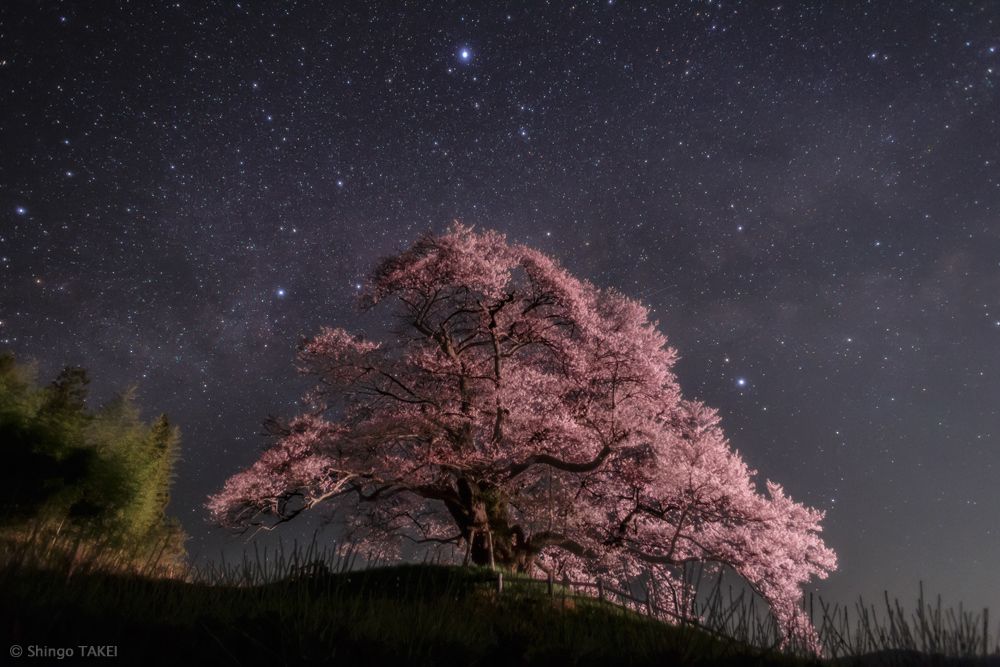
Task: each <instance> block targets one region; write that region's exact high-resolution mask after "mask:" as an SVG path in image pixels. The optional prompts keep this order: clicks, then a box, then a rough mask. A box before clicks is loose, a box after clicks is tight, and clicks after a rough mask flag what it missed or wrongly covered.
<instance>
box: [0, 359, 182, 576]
mask: <svg viewBox="0 0 1000 667" xmlns="http://www.w3.org/2000/svg"><path fill="white" fill-rule="evenodd" d="M89 384H90V379H89V377H88V374H87V372H86V370H84V369H83V368H79V367H67V368H64V369H63V370H62V371H61V372H60V373H59V374H58V376H57V377H56V378H55V379H54V380H53V381H52V382H51V383H50V384H48V385H47V386H44V387H42V386H38V385H37V383H36V378H35V371H34V368H33V367H32V366H29V365H25V364H19V363H18V362H17V361H16V359H15V358H14V356H13V355H11V354H9V353H7V354H2V355H0V448H2V449H3V452H4V454H5V456H6V460H7V461H8V464H6V465H4V466H2V467H0V526H2V527H4V528H8V529H11V528H13V529H17V528H22V527H25V526H29V525H34V526H45V527H47V528H52V529H54V530H63V529H68V528H71V529H74V530H76V531H79V532H80V533H82V534H84V535H88V536H100V538H101V539H103V540H105V541H107V542H109V543H110V544H113V545H117V546H129V547H138V546H142V545H148V546H153V545H158V546H159V547H162V548H164V549H165V553H164V555H165V556H166V557H167V558H172V559H175V560H176V559H180V558H183V555H184V548H183V542H184V539H185V536H184V534H183V531H182V530H181V527H180V524H179V523H178V522H177V521H176V520H175V519H172V518H170V517H168V516H167V515H166V509H167V504H168V503H169V500H170V487H171V484H172V481H173V467H174V463H175V462H176V460H177V457H178V454H179V445H180V435H179V431H178V428H177V427H176V426H174V425H173V424H171V423H170V421H169V420H168V419H167V417H166V415H160V416H159V417H157V418H156V419H155V420H153V421H152V422H151V423H149V424H147V423H144V422H143V421H142V419H141V418H140V414H139V410H138V408H137V407H136V404H135V389H134V388H129V389H126V390H125V391H123V392H122V393H121V394H119V395H118V396H116V397H115V398H114V399H113V400H111V401H109V402H107V403H106V404H105V405H103V406H101V407H100V408H98V409H97V410H90V409H89V408H88V406H87V393H88V385H89Z"/></svg>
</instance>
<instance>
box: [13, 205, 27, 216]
mask: <svg viewBox="0 0 1000 667" xmlns="http://www.w3.org/2000/svg"><path fill="white" fill-rule="evenodd" d="M14 212H15V213H17V214H18V215H26V214H27V213H28V209H26V208H24V207H23V206H18V207H17V208H15V209H14Z"/></svg>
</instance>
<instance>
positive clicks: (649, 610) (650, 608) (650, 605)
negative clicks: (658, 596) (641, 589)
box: [646, 581, 653, 616]
mask: <svg viewBox="0 0 1000 667" xmlns="http://www.w3.org/2000/svg"><path fill="white" fill-rule="evenodd" d="M646 613H647V614H648V615H650V616H652V615H653V597H652V596H651V595H650V593H649V581H646Z"/></svg>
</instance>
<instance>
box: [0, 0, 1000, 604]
mask: <svg viewBox="0 0 1000 667" xmlns="http://www.w3.org/2000/svg"><path fill="white" fill-rule="evenodd" d="M998 84H1000V7H998V6H997V5H996V4H994V3H989V2H984V3H964V4H961V5H959V4H957V3H935V2H928V3H923V4H921V3H907V4H906V5H905V6H904V5H902V4H899V3H883V4H882V5H869V4H867V3H866V4H861V3H858V4H856V5H850V6H849V3H829V2H813V3H791V2H789V3H781V4H779V3H775V2H753V3H749V4H746V5H740V4H738V3H730V2H723V3H714V2H708V3H686V2H685V3H678V4H677V5H669V4H666V3H655V4H650V5H648V6H643V5H640V4H638V3H625V2H608V1H607V0H605V1H603V2H598V3H589V2H581V3H577V4H575V5H570V4H567V3H545V4H543V3H534V2H532V3H524V4H518V5H514V4H506V3H492V2H490V3H486V2H484V3H481V4H479V5H459V4H434V5H432V4H431V3H424V2H412V3H404V2H391V3H385V4H383V5H374V4H371V5H369V4H358V3H354V4H352V3H339V2H338V3H324V4H322V5H321V4H320V3H311V4H306V3H252V4H251V3H244V4H240V3H236V2H227V3H213V2H201V1H199V2H194V1H185V2H176V3H129V4H128V5H127V6H124V7H115V6H113V5H112V4H111V3H69V2H66V3H46V5H45V6H43V5H41V4H40V3H29V2H24V3H18V2H4V3H2V7H0V90H2V95H3V102H2V105H0V225H2V227H0V284H2V293H0V322H2V324H0V347H3V348H4V349H10V350H13V351H14V352H15V353H17V354H18V355H19V356H21V357H24V358H34V359H37V361H38V364H39V369H40V371H41V375H42V377H49V376H51V375H52V374H53V373H54V372H56V370H58V368H59V367H61V366H62V365H64V364H82V365H84V366H86V367H88V368H89V369H91V371H92V373H93V375H94V378H95V382H94V389H95V392H94V393H95V396H94V399H95V400H96V401H100V400H102V399H104V398H107V397H108V396H109V395H110V392H112V391H113V390H114V389H116V388H120V387H123V386H125V385H128V384H133V383H134V384H137V385H138V386H139V395H140V399H141V404H142V406H143V408H144V411H145V414H146V415H148V416H152V415H153V414H155V413H157V412H160V411H166V412H167V413H168V414H169V415H170V416H171V417H172V419H173V420H175V421H176V422H177V423H178V424H179V425H180V427H181V429H182V434H183V440H184V460H183V461H182V463H181V465H180V468H179V477H178V481H177V486H176V490H175V493H174V500H173V504H172V510H173V511H174V513H175V514H177V515H178V516H180V517H181V518H182V520H183V521H184V523H185V526H186V527H187V529H188V530H189V532H190V533H191V534H192V536H193V538H192V540H191V543H190V549H191V551H192V552H198V553H217V552H218V550H219V548H221V545H223V544H226V537H225V536H224V535H223V534H222V533H221V532H219V531H218V530H216V529H213V528H211V527H210V526H208V525H207V524H206V523H205V512H204V510H203V509H202V507H201V505H202V503H203V502H204V499H205V496H206V495H207V494H208V493H210V492H212V491H215V490H216V489H218V488H219V486H220V485H221V483H222V481H223V480H224V479H225V477H227V476H228V475H229V474H231V473H233V472H235V471H237V470H238V469H239V468H240V467H241V466H244V465H246V464H247V463H249V462H250V461H252V460H253V459H254V458H255V457H256V454H257V453H258V452H259V449H260V447H262V446H263V445H264V444H265V443H266V441H265V440H263V439H262V438H261V437H260V436H259V435H258V433H259V431H260V423H261V421H262V419H264V418H265V417H266V416H267V415H268V414H276V415H279V416H290V415H291V414H293V413H294V411H295V408H296V402H297V399H298V396H299V394H300V392H301V390H302V389H303V381H302V380H301V379H300V378H298V377H296V374H295V371H294V360H293V353H294V348H295V345H296V343H297V342H298V341H299V340H300V338H301V337H302V336H304V335H308V334H311V333H314V332H316V331H317V330H318V328H319V327H320V325H322V324H330V325H339V326H347V327H352V328H364V326H365V324H366V322H365V320H364V319H363V318H359V316H358V315H357V314H356V312H355V310H354V309H353V301H354V298H355V296H356V295H357V293H358V290H359V288H360V286H361V285H362V283H363V281H364V279H365V275H366V271H367V270H368V269H369V268H370V267H371V266H372V264H373V262H374V261H376V260H377V259H378V258H379V257H382V256H384V255H386V254H389V253H392V252H394V251H397V250H399V249H401V248H403V247H405V246H406V245H408V244H409V243H410V242H411V241H412V240H413V239H414V238H416V236H417V235H418V234H420V233H421V232H424V231H438V232H440V231H443V230H444V229H445V228H446V226H447V225H448V224H449V222H450V221H451V220H453V219H459V220H462V221H463V222H465V223H468V224H472V225H476V226H477V227H486V228H495V229H498V230H500V231H502V232H504V233H506V234H507V235H508V238H509V239H510V240H513V241H518V242H524V243H528V244H531V245H533V246H536V247H538V248H540V249H542V250H543V251H545V252H547V253H550V254H552V255H553V256H555V257H557V258H558V259H559V260H560V261H561V262H562V263H563V264H564V265H565V266H567V267H568V268H569V269H570V270H571V271H573V272H574V273H576V274H577V275H579V276H581V277H584V278H587V279H589V280H591V281H593V282H594V283H596V284H597V285H600V286H612V287H616V288H618V289H620V290H622V291H624V292H625V293H626V294H629V295H631V296H633V297H635V298H637V299H639V300H641V301H642V302H644V303H646V304H648V305H649V306H650V307H651V309H652V310H653V312H654V316H655V317H656V318H657V319H659V321H660V323H661V326H662V328H663V330H664V331H665V332H666V333H667V335H668V337H669V338H670V341H671V343H672V344H673V345H674V346H675V347H677V348H678V350H679V351H680V354H681V361H680V362H679V364H678V367H677V371H678V374H679V377H680V381H681V385H682V387H683V388H684V389H685V391H686V392H687V395H688V396H691V397H698V398H701V399H703V400H705V401H707V402H708V403H710V404H712V405H715V406H717V407H718V408H719V409H720V411H721V413H722V415H723V420H724V421H723V424H724V426H725V428H726V429H727V432H728V434H729V436H730V439H731V441H732V444H733V446H734V447H736V448H737V449H738V450H739V451H740V452H741V454H743V456H745V458H746V459H747V460H748V462H749V464H750V465H751V466H752V467H753V468H756V469H757V470H758V471H759V473H760V476H761V477H767V478H771V479H774V480H776V481H778V482H780V483H782V484H783V485H784V486H785V488H786V489H787V490H788V492H789V493H790V494H791V495H792V496H793V497H795V498H797V499H799V500H802V501H804V502H806V503H808V504H810V505H814V506H817V507H821V508H824V509H826V510H827V512H828V514H827V518H826V520H825V526H826V536H825V537H826V540H827V542H828V543H829V544H830V545H831V546H832V547H833V548H834V549H836V550H837V552H838V554H839V556H840V561H841V568H840V571H839V572H837V573H835V574H834V575H833V576H832V577H831V578H830V579H829V580H828V581H826V582H823V583H822V584H821V585H819V586H818V588H817V589H816V590H819V591H820V592H822V593H823V594H825V595H829V596H833V597H836V598H838V599H841V600H852V599H854V598H855V597H856V596H857V595H858V594H864V595H865V596H866V597H874V596H877V595H880V594H881V591H882V590H883V589H888V590H889V591H890V592H891V593H894V594H898V595H900V596H901V598H903V599H904V600H910V599H912V598H913V597H914V596H915V595H916V591H917V583H918V581H919V580H921V579H923V580H924V581H925V587H926V588H927V589H929V590H931V591H940V592H942V593H943V594H944V596H945V602H946V603H947V602H949V601H950V602H954V603H957V602H958V601H959V600H963V601H964V602H965V603H966V604H967V605H969V606H982V605H986V604H989V605H990V606H991V607H993V608H1000V578H998V577H997V576H996V572H995V564H996V563H998V562H1000V518H998V517H1000V511H998V510H1000V484H998V483H997V480H998V478H1000V442H998V436H1000V414H998V406H1000V220H998V205H1000V171H998V166H1000V128H998V126H997V121H996V119H997V115H998V109H1000V106H998V99H997V98H998V95H997V85H998ZM287 528H288V530H287V532H286V534H287V535H288V536H289V537H294V536H296V535H298V534H299V533H297V532H296V531H297V530H298V531H300V532H301V531H302V530H303V529H299V528H296V527H294V526H288V527H287Z"/></svg>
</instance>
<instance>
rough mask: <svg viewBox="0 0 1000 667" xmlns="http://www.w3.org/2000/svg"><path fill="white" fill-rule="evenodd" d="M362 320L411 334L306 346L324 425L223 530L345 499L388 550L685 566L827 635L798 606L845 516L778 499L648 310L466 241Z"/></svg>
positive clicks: (484, 559)
mask: <svg viewBox="0 0 1000 667" xmlns="http://www.w3.org/2000/svg"><path fill="white" fill-rule="evenodd" d="M362 305H363V307H364V308H374V307H376V306H387V307H388V308H389V312H390V313H391V315H392V318H391V319H392V323H391V325H388V326H386V329H385V331H384V332H382V334H383V335H381V336H379V337H377V338H367V337H362V336H360V335H355V334H352V333H350V332H348V331H346V330H344V329H339V328H337V329H335V328H324V329H322V330H321V331H320V332H319V333H318V334H317V335H316V336H314V337H311V338H308V339H306V340H304V341H303V342H302V344H301V346H300V348H299V354H298V360H299V370H300V371H301V372H303V373H307V374H309V375H311V376H312V377H314V378H315V381H316V384H315V387H314V389H313V390H311V391H310V392H309V393H308V394H307V395H306V397H305V399H304V403H305V410H304V411H303V412H302V414H300V415H298V416H296V417H294V418H292V419H291V420H290V421H289V422H287V423H282V424H279V425H277V426H276V427H275V429H274V432H275V434H276V435H277V439H276V443H275V444H274V445H273V447H271V448H270V449H268V450H267V451H265V452H264V453H263V455H262V456H261V457H260V459H259V460H258V461H257V462H256V463H254V464H253V465H252V466H251V467H250V468H248V469H247V470H244V471H242V472H240V473H238V474H236V475H234V476H233V477H231V478H230V479H229V480H228V481H227V482H226V483H225V486H224V488H223V489H222V490H221V491H220V492H219V493H218V494H216V495H214V496H212V497H211V498H210V499H209V502H208V508H209V509H210V512H211V516H212V518H213V519H214V520H215V521H217V522H219V523H221V524H223V525H227V526H231V527H234V528H238V529H245V528H247V527H251V526H262V527H273V526H274V525H276V524H277V523H281V522H284V521H287V520H290V519H291V518H293V517H295V516H298V515H299V514H301V513H302V512H303V511H305V510H307V509H309V508H312V507H315V506H317V505H319V504H321V503H324V504H328V505H329V506H331V507H332V508H334V509H335V510H336V513H335V514H336V516H337V517H339V519H340V520H342V521H344V523H345V525H346V526H347V528H348V529H349V531H350V534H351V536H352V538H353V539H354V540H356V541H360V542H363V543H368V544H371V545H374V546H377V547H378V548H380V549H386V550H395V552H397V553H398V549H399V546H400V544H401V541H402V540H407V541H409V542H412V543H415V544H419V545H424V546H432V545H433V546H440V545H446V546H448V547H450V548H453V549H454V550H455V554H456V557H463V555H464V558H465V559H466V560H472V561H473V562H475V563H478V564H489V563H498V564H500V565H501V566H504V567H508V568H515V569H518V570H521V571H526V570H531V569H532V568H534V567H538V568H540V569H542V570H545V571H548V572H551V573H554V574H556V575H557V576H561V575H563V574H567V575H569V576H571V577H581V576H583V577H591V578H593V577H596V576H604V577H607V576H614V575H618V576H620V577H625V578H631V577H636V576H639V575H640V574H642V573H650V574H651V575H652V576H654V577H656V578H657V580H658V581H660V582H663V583H665V584H666V585H669V586H671V587H673V588H680V587H683V585H684V584H683V582H682V581H681V580H680V578H679V576H678V568H679V567H681V566H683V564H685V563H688V562H708V563H718V564H724V565H727V566H729V567H731V568H732V569H734V570H735V571H736V572H738V573H739V574H740V575H741V576H742V577H743V578H744V579H745V580H746V581H747V582H748V583H749V584H750V585H751V586H752V587H753V588H754V590H755V591H757V592H758V593H759V594H760V595H761V596H763V598H764V599H766V600H767V602H768V603H769V604H770V606H771V608H772V610H773V613H774V615H775V618H776V619H777V620H778V621H779V623H780V624H781V625H782V627H783V629H784V631H785V633H786V637H791V636H792V634H799V635H800V636H801V635H802V634H803V633H804V634H805V635H806V636H807V637H812V638H814V637H815V635H814V631H813V629H812V628H811V626H810V624H809V621H808V619H807V618H806V617H805V615H804V614H802V612H801V611H800V609H799V606H798V603H799V601H800V599H801V593H802V586H803V585H804V584H805V583H807V582H808V581H809V580H810V579H811V578H812V577H814V576H815V577H819V578H824V577H826V576H827V574H828V573H829V572H830V571H832V570H834V569H835V568H836V556H835V554H834V552H833V551H832V550H831V549H830V548H828V547H827V546H826V545H825V544H824V542H823V540H822V539H821V537H820V532H821V526H820V521H821V520H822V518H823V513H822V512H821V511H818V510H815V509H811V508H808V507H806V506H804V505H801V504H799V503H797V502H795V501H793V500H792V499H791V498H789V497H788V496H787V495H786V494H785V492H784V491H783V489H782V487H781V486H779V485H778V484H775V483H773V482H770V481H767V482H766V483H765V484H764V489H763V491H761V490H759V489H758V488H757V483H756V481H755V476H756V471H754V470H751V469H749V468H748V467H747V465H746V464H745V463H744V461H743V460H742V458H741V456H740V455H739V454H738V453H737V452H736V451H735V450H734V449H733V448H732V447H731V446H730V444H729V442H728V440H727V439H726V436H725V434H724V433H723V430H722V428H721V427H720V419H719V415H718V413H717V412H716V411H715V410H714V409H712V408H710V407H708V406H706V405H704V404H703V403H701V402H699V401H696V400H690V399H687V398H684V397H683V396H682V394H681V390H680V387H679V386H678V382H677V379H676V377H675V375H674V372H673V367H674V363H675V361H676V359H677V353H676V351H675V350H674V349H673V348H671V347H670V346H669V345H668V344H667V339H666V337H665V336H664V334H663V333H661V332H660V331H659V329H658V323H657V322H655V321H651V320H650V317H649V312H648V310H647V308H646V307H644V306H643V305H641V304H640V303H638V302H637V301H635V300H633V299H630V298H627V297H626V296H624V295H623V294H621V293H619V292H617V291H615V290H613V289H600V288H598V287H596V286H594V285H593V284H591V283H589V282H587V281H584V280H580V279H577V278H575V277H574V276H572V275H570V274H569V273H568V272H567V271H566V270H565V269H563V268H562V267H561V266H560V265H559V264H558V263H557V262H556V261H555V260H553V259H552V258H550V257H548V256H546V255H545V254H543V253H541V252H539V251H538V250H535V249H533V248H530V247H527V246H524V245H518V244H511V243H508V242H507V240H506V238H505V237H504V236H503V235H501V234H498V233H496V232H493V231H483V232H477V231H475V230H473V229H471V228H469V227H466V226H463V225H461V224H458V223H456V224H455V225H453V226H452V227H451V228H450V229H449V231H448V232H447V233H445V234H442V235H438V236H434V235H424V236H423V237H421V238H420V239H419V240H417V241H416V242H415V243H414V244H413V245H412V246H411V247H410V248H408V249H406V250H405V251H403V252H401V253H399V254H397V255H395V256H392V257H389V258H387V259H385V260H383V261H382V262H381V263H380V264H379V265H378V266H377V267H376V268H375V270H374V271H373V272H372V274H371V276H370V280H369V282H368V285H367V289H366V291H365V293H364V296H363V300H362ZM678 611H679V610H678Z"/></svg>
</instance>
